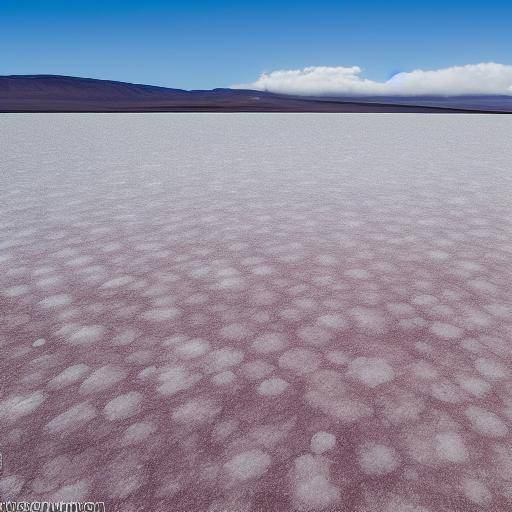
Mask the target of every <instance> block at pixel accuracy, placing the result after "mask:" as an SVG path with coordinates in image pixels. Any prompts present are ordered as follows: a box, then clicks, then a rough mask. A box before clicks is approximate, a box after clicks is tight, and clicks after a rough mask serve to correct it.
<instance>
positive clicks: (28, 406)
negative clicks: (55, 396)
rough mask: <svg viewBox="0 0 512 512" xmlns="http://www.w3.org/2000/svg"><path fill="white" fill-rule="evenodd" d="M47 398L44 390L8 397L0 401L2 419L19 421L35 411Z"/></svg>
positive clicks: (0, 417) (0, 416)
mask: <svg viewBox="0 0 512 512" xmlns="http://www.w3.org/2000/svg"><path fill="white" fill-rule="evenodd" d="M45 399H46V395H45V394H44V393H43V392H42V391H34V392H33V393H29V394H26V395H15V396H11V397H9V398H6V399H4V400H2V401H1V402H0V419H3V420H7V421H10V422H14V421H17V420H18V419H19V418H22V417H23V416H26V415H27V414H30V413H32V412H33V411H35V410H36V409H37V408H38V407H39V406H40V405H41V404H42V403H43V402H44V400H45Z"/></svg>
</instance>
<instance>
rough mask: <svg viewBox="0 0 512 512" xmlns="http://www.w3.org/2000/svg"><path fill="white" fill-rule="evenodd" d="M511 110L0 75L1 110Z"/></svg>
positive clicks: (464, 102) (510, 105)
mask: <svg viewBox="0 0 512 512" xmlns="http://www.w3.org/2000/svg"><path fill="white" fill-rule="evenodd" d="M482 111H486V112H491V111H492V112H512V98H510V97H508V96H473V97H447V98H440V97H417V98H411V97H408V98H404V97H358V98H352V97H350V98H349V97H344V98H332V97H329V98H320V97H301V96H287V95H282V94H273V93H269V92H261V91H251V90H239V89H213V90H205V91H202V90H197V91H185V90H182V89H169V88H166V87H156V86H151V85H141V84H131V83H125V82H115V81H111V80H96V79H92V78H77V77H69V76H57V75H11V76H0V112H427V113H436V112H482Z"/></svg>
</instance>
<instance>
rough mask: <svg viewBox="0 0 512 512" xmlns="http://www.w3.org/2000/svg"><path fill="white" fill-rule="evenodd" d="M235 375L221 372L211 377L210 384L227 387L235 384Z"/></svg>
mask: <svg viewBox="0 0 512 512" xmlns="http://www.w3.org/2000/svg"><path fill="white" fill-rule="evenodd" d="M235 379H236V375H235V374H234V373H233V372H231V371H229V370H228V371H226V372H221V373H218V374H217V375H215V376H213V377H212V382H213V383H214V384H217V386H227V385H228V384H232V383H233V382H235Z"/></svg>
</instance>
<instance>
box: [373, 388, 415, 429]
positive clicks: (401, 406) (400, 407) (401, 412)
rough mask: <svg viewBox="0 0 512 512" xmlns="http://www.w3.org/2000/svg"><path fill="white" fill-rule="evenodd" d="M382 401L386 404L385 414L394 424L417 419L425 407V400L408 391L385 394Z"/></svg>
mask: <svg viewBox="0 0 512 512" xmlns="http://www.w3.org/2000/svg"><path fill="white" fill-rule="evenodd" d="M380 402H381V403H382V405H383V406H384V411H383V412H384V416H385V417H386V419H387V420H388V421H389V422H391V423H393V424H394V425H399V424H401V423H404V422H412V421H414V420H416V419H417V418H418V417H419V415H420V414H421V412H422V411H423V410H424V409H425V403H424V401H423V400H421V399H419V398H417V397H416V396H415V395H413V394H412V393H407V392H402V393H399V392H397V393H396V394H395V395H392V396H385V397H383V398H382V399H381V400H380Z"/></svg>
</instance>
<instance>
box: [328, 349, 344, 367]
mask: <svg viewBox="0 0 512 512" xmlns="http://www.w3.org/2000/svg"><path fill="white" fill-rule="evenodd" d="M326 357H327V359H328V360H329V361H330V362H331V363H333V364H336V365H343V364H347V363H348V362H349V361H350V358H349V357H348V356H347V354H345V352H342V351H341V350H331V351H329V352H327V354H326Z"/></svg>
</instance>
